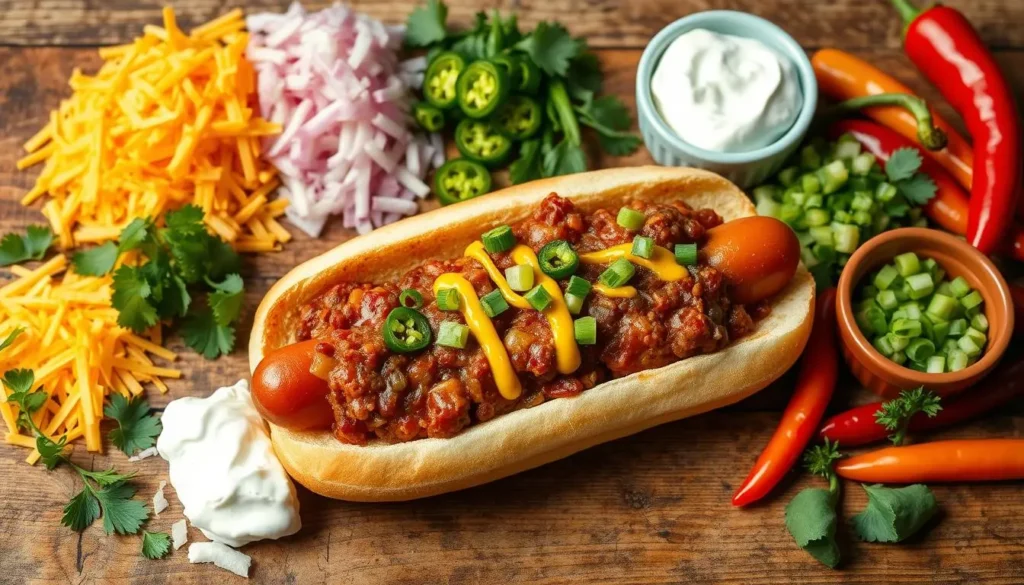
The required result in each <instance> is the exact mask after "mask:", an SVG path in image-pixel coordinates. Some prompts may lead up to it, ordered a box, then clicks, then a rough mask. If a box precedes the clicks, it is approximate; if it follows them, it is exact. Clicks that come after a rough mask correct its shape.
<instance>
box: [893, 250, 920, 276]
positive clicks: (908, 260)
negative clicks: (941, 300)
mask: <svg viewBox="0 0 1024 585" xmlns="http://www.w3.org/2000/svg"><path fill="white" fill-rule="evenodd" d="M893 262H895V263H896V270H899V272H900V276H904V277H906V276H910V275H911V274H917V273H918V272H921V260H920V259H919V258H918V257H917V254H915V253H913V252H907V253H906V254H900V255H898V256H896V257H895V258H893Z"/></svg>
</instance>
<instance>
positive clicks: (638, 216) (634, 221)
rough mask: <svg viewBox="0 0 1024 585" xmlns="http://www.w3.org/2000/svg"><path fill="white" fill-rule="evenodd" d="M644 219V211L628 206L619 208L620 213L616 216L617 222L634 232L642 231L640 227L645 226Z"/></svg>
mask: <svg viewBox="0 0 1024 585" xmlns="http://www.w3.org/2000/svg"><path fill="white" fill-rule="evenodd" d="M644 221H646V218H645V217H644V214H643V213H641V212H639V211H637V210H635V209H630V208H628V207H623V208H622V209H619V215H618V217H616V218H615V223H617V224H619V225H620V226H622V227H624V228H626V229H627V230H630V231H633V232H637V231H640V228H642V227H644Z"/></svg>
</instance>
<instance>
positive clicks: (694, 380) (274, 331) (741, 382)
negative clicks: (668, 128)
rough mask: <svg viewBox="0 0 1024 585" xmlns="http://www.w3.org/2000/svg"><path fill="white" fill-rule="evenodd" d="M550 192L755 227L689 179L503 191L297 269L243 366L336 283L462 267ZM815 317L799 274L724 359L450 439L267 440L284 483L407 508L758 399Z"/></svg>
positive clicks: (264, 311)
mask: <svg viewBox="0 0 1024 585" xmlns="http://www.w3.org/2000/svg"><path fill="white" fill-rule="evenodd" d="M552 192H555V193H558V194H559V195H561V196H563V197H567V198H570V199H572V201H573V202H574V203H575V204H576V205H577V206H579V207H580V208H582V209H586V210H591V209H596V208H599V207H618V206H621V205H623V204H625V203H626V202H628V201H630V200H633V199H648V200H651V199H653V200H659V201H674V200H683V201H686V202H687V203H689V204H690V205H691V206H693V207H695V208H700V207H707V208H712V209H714V210H715V211H717V212H718V213H719V214H720V215H722V217H723V218H725V220H726V221H729V220H732V219H736V218H738V217H744V216H749V215H754V207H753V205H752V204H751V203H750V201H749V200H748V199H747V197H746V196H745V195H744V194H743V193H742V192H741V191H740V190H739V188H737V187H736V186H735V185H733V184H732V183H730V182H729V181H727V180H725V179H723V178H722V177H720V176H718V175H715V174H713V173H709V172H705V171H699V170H694V169H680V168H665V167H653V166H651V167H637V168H621V169H611V170H603V171H595V172H590V173H582V174H577V175H571V176H567V177H557V178H553V179H547V180H543V181H535V182H532V183H528V184H524V185H519V186H515V187H511V188H508V189H504V190H502V191H499V192H496V193H493V194H491V195H487V196H485V197H480V198H477V199H474V200H471V201H468V202H465V203H461V204H459V205H456V206H453V207H447V208H443V209H439V210H436V211H432V212H429V213H425V214H422V215H419V216H416V217H413V218H410V219H406V220H403V221H400V222H398V223H395V224H392V225H389V226H387V227H384V228H381V229H379V230H376V231H374V232H373V233H372V234H369V235H367V236H363V237H359V238H355V239H353V240H350V241H348V242H345V243H343V244H341V245H340V246H338V247H337V248H335V249H333V250H331V251H330V252H327V253H326V254H323V255H321V256H319V257H317V258H314V259H312V260H310V261H308V262H306V263H304V264H302V265H300V266H298V267H297V268H295V269H294V270H292V271H291V272H290V273H288V274H287V275H286V276H285V277H284V278H282V279H281V280H280V281H279V282H278V283H277V284H275V285H274V286H273V287H272V288H271V289H270V292H268V293H267V296H266V297H265V298H264V299H263V302H262V303H261V304H260V306H259V309H258V310H257V312H256V318H255V323H254V325H253V330H252V337H251V338H250V340H249V364H250V367H251V368H252V369H255V368H256V366H257V364H259V362H260V360H261V359H263V356H264V354H265V353H266V352H268V351H270V350H272V349H275V348H278V347H281V346H284V345H287V344H289V343H292V342H294V341H295V339H294V337H293V336H292V331H294V330H295V329H296V327H295V324H296V320H297V318H298V315H299V308H300V307H301V306H302V305H303V304H304V303H306V302H308V301H309V300H311V299H312V298H313V297H315V296H316V295H318V294H320V293H321V292H323V291H324V290H326V289H327V288H329V287H330V286H331V285H333V284H336V283H338V282H341V281H344V280H346V279H350V280H354V281H359V282H383V281H387V280H391V279H397V278H398V277H400V276H401V275H402V274H403V273H405V272H406V271H407V270H409V269H411V268H413V267H415V266H416V265H418V264H420V263H422V262H423V261H426V260H431V259H443V258H453V257H457V256H458V255H460V254H461V252H462V250H463V249H464V248H465V246H466V245H467V244H469V243H470V242H472V241H473V240H475V239H478V238H479V237H480V234H481V233H482V232H483V231H485V230H487V229H490V228H491V227H494V226H495V225H500V224H503V223H509V224H511V223H513V222H516V221H519V220H521V219H523V218H525V217H526V216H527V215H528V214H529V213H530V212H531V211H532V209H533V208H534V207H535V206H536V205H537V204H538V203H540V201H541V200H542V199H543V198H544V197H545V196H547V195H548V194H550V193H552ZM750 237H752V238H756V237H757V234H751V235H750ZM813 307H814V282H813V279H812V278H811V276H810V275H809V274H808V273H807V271H806V270H804V269H803V267H801V268H799V269H798V270H797V273H796V276H795V277H794V278H793V280H792V281H791V282H790V283H789V285H788V286H787V287H786V289H785V290H783V292H782V293H780V294H779V295H777V297H776V298H775V299H773V301H772V310H771V314H770V315H769V316H768V317H767V318H765V319H763V320H762V321H761V322H759V323H758V325H757V329H756V330H755V331H754V332H753V333H752V334H750V335H749V336H747V337H744V338H742V339H740V340H738V341H737V342H735V343H733V344H731V345H729V346H728V347H727V348H726V349H724V350H723V351H720V352H717V353H713V354H709V355H702V356H697V357H693V358H689V359H685V360H682V361H680V362H677V363H674V364H672V365H669V366H666V367H663V368H660V369H656V370H649V371H644V372H640V373H638V374H634V375H631V376H627V377H625V378H619V379H616V380H611V381H609V382H606V383H603V384H600V385H599V386H597V387H595V388H592V389H590V390H587V391H586V392H584V393H583V394H581V395H579V396H577V397H574V398H560V399H557V400H551V401H549V402H545V403H543V404H541V405H539V406H536V407H534V408H527V409H522V410H518V411H515V412H512V413H509V414H505V415H502V416H499V417H497V418H495V419H494V420H491V421H488V422H485V423H482V424H478V425H474V426H471V427H469V428H468V429H466V430H464V431H463V432H462V433H460V434H458V435H456V436H455V437H452V438H449V439H422V440H417V441H412V442H408V443H399V444H383V443H377V444H374V443H371V444H370V445H367V446H354V445H347V444H344V443H341V442H340V441H338V440H337V439H335V438H334V436H333V435H332V434H331V433H329V432H327V431H316V432H296V431H289V430H287V429H284V428H281V427H277V426H274V425H270V426H271V437H272V439H273V443H274V448H275V450H276V451H277V454H278V457H280V459H281V463H282V464H284V466H285V468H286V469H287V470H288V473H290V474H291V475H292V477H294V478H295V479H296V480H297V481H298V482H299V483H301V484H302V485H304V486H306V487H307V488H309V489H310V490H312V491H314V492H316V493H319V494H322V495H324V496H328V497H332V498H339V499H344V500H355V501H394V500H409V499H414V498H421V497H425V496H431V495H435V494H440V493H444V492H449V491H453V490H458V489H462V488H466V487H470V486H474V485H479V484H482V483H486V482H489V481H492V480H495V479H498V478H501V477H505V476H508V475H512V474H514V473H517V472H520V471H523V470H526V469H530V468H532V467H537V466H539V465H543V464H545V463H548V462H550V461H554V460H556V459H559V458H562V457H565V456H567V455H570V454H572V453H575V452H577V451H580V450H582V449H586V448H587V447H590V446H593V445H596V444H598V443H603V442H605V441H610V440H612V439H617V438H619V437H623V436H626V435H629V434H632V433H636V432H638V431H641V430H643V429H647V428H650V427H653V426H655V425H658V424H661V423H664V422H668V421H672V420H677V419H681V418H684V417H688V416H693V415H695V414H699V413H702V412H706V411H709V410H712V409H715V408H718V407H721V406H725V405H727V404H731V403H733V402H736V401H738V400H741V399H743V398H745V397H747V396H749V395H751V394H753V393H754V392H757V391H758V390H760V389H762V388H764V387H765V386H767V385H768V384H769V383H771V382H772V381H773V380H775V379H776V378H778V377H779V376H781V375H782V374H783V373H784V372H785V371H786V370H787V369H789V367H790V366H791V365H792V364H793V363H794V362H795V361H796V359H797V357H798V356H799V355H800V353H801V351H802V350H803V347H804V344H805V343H806V342H807V337H808V335H809V334H810V329H811V320H812V315H813ZM641 397H642V398H641Z"/></svg>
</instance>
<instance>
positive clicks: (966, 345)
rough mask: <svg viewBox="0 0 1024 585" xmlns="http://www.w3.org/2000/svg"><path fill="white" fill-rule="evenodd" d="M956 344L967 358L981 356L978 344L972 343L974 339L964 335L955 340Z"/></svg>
mask: <svg viewBox="0 0 1024 585" xmlns="http://www.w3.org/2000/svg"><path fill="white" fill-rule="evenodd" d="M956 344H957V347H959V348H960V350H961V351H963V352H964V353H966V354H967V357H975V356H978V355H981V347H979V346H978V343H977V342H976V341H974V339H972V338H970V337H968V336H966V335H964V336H963V337H961V338H960V339H957V340H956Z"/></svg>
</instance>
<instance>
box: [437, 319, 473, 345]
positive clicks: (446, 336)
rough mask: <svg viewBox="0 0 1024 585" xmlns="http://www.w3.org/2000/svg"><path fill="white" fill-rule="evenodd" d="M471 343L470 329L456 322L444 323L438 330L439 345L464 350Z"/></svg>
mask: <svg viewBox="0 0 1024 585" xmlns="http://www.w3.org/2000/svg"><path fill="white" fill-rule="evenodd" d="M467 341H469V327H466V326H465V325H463V324H461V323H456V322H454V321H442V322H441V327H439V328H438V330H437V344H438V345H443V346H446V347H454V348H456V349H464V348H465V347H466V342H467Z"/></svg>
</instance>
